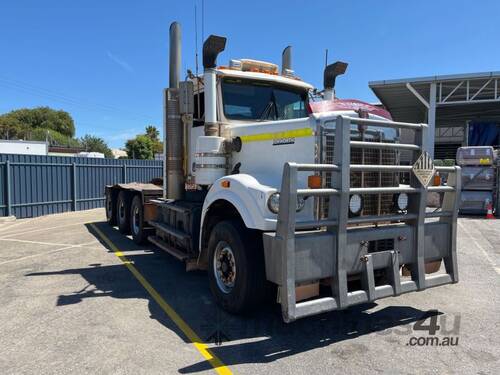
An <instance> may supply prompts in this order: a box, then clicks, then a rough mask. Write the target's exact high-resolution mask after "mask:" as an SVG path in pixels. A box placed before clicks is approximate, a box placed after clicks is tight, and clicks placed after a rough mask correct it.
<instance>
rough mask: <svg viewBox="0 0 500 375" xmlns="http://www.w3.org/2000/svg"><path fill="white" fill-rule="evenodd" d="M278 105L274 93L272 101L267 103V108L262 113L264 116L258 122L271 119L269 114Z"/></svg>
mask: <svg viewBox="0 0 500 375" xmlns="http://www.w3.org/2000/svg"><path fill="white" fill-rule="evenodd" d="M275 105H276V98H275V97H274V91H273V92H272V94H271V99H270V100H269V103H267V105H266V108H264V110H263V111H262V114H261V115H260V117H259V120H258V121H264V120H268V119H269V114H270V112H271V110H272V109H273V106H275Z"/></svg>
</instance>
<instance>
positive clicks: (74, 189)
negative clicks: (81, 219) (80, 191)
mask: <svg viewBox="0 0 500 375" xmlns="http://www.w3.org/2000/svg"><path fill="white" fill-rule="evenodd" d="M71 172H72V173H71V187H72V188H73V202H72V205H73V207H72V208H73V211H76V194H77V191H76V163H72V164H71Z"/></svg>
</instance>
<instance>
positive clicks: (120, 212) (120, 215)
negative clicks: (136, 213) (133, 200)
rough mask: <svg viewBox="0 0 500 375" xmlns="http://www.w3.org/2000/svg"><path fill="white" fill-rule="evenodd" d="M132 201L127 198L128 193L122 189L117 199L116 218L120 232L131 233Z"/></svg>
mask: <svg viewBox="0 0 500 375" xmlns="http://www.w3.org/2000/svg"><path fill="white" fill-rule="evenodd" d="M129 206H130V202H129V200H128V199H127V193H126V192H125V191H120V193H119V194H118V199H117V200H116V220H117V222H118V229H119V230H120V233H123V234H129V233H130V207H129Z"/></svg>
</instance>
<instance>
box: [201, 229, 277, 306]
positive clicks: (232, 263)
mask: <svg viewBox="0 0 500 375" xmlns="http://www.w3.org/2000/svg"><path fill="white" fill-rule="evenodd" d="M208 260H209V263H208V278H209V283H210V290H211V291H212V294H213V295H214V298H215V300H216V302H217V304H218V305H219V306H221V307H222V308H223V309H224V310H226V311H228V312H230V313H234V314H237V313H242V312H244V311H246V310H249V309H251V308H252V307H255V306H257V305H258V304H259V302H261V301H262V300H263V299H264V297H265V295H266V287H267V281H266V279H265V270H264V254H263V249H262V238H261V237H260V233H257V234H254V233H252V232H251V231H249V230H248V229H247V228H245V227H244V226H243V225H242V224H241V223H239V222H233V221H221V222H220V223H218V224H216V225H215V227H214V228H213V230H212V233H211V234H210V239H209V241H208Z"/></svg>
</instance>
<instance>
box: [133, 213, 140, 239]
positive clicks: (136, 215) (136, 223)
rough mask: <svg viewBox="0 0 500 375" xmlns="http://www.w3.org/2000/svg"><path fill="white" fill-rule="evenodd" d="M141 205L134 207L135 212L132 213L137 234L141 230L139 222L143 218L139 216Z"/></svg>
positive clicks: (134, 229)
mask: <svg viewBox="0 0 500 375" xmlns="http://www.w3.org/2000/svg"><path fill="white" fill-rule="evenodd" d="M139 214H140V212H139V207H134V212H133V213H132V229H133V231H134V233H135V234H138V233H139V231H140V228H139V223H140V220H141V218H140V217H139Z"/></svg>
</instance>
